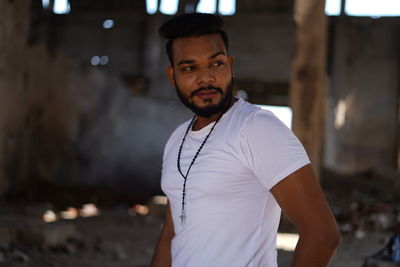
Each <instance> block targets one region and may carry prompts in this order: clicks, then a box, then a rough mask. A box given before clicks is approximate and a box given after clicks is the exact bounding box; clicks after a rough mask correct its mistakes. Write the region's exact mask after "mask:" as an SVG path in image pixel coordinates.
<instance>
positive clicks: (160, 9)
mask: <svg viewBox="0 0 400 267" xmlns="http://www.w3.org/2000/svg"><path fill="white" fill-rule="evenodd" d="M328 2H334V1H331V0H328V1H327V3H325V1H324V0H269V1H264V0H237V1H235V0H214V1H212V0H211V1H206V0H180V1H179V0H175V1H173V0H158V1H157V0H153V1H151V0H148V1H145V0H135V1H133V0H115V1H111V0H42V1H40V0H30V1H26V0H0V265H1V266H3V265H2V264H6V265H4V266H34V267H36V266H38V267H39V266H78V267H80V266H85V267H87V266H131V267H132V266H136V267H139V266H149V263H150V260H151V257H152V253H153V249H154V245H155V242H156V240H157V238H158V234H159V231H160V226H161V224H162V220H163V216H164V210H165V204H166V198H165V196H163V192H162V191H161V188H160V174H161V162H162V155H163V149H164V145H165V143H166V141H167V139H168V137H169V135H170V134H171V133H172V131H173V130H174V129H175V128H176V126H177V125H179V124H180V123H182V122H184V121H186V120H188V119H189V118H190V117H191V116H192V114H191V112H190V111H188V110H187V108H185V107H184V106H183V105H182V104H181V103H180V101H179V99H178V98H177V96H176V92H175V90H174V88H173V87H171V85H170V84H169V83H168V81H167V77H166V75H165V69H166V67H167V66H168V64H169V62H168V58H167V56H166V54H165V40H163V39H162V38H161V37H160V36H159V34H158V28H159V27H160V25H161V24H162V23H163V22H165V21H166V20H168V19H169V18H171V17H172V16H173V15H175V14H179V13H185V12H186V13H188V12H209V13H217V14H220V15H221V16H222V17H223V19H224V21H225V29H226V31H227V33H228V35H229V37H230V53H231V54H232V55H233V56H234V57H235V69H234V72H235V83H234V92H235V94H236V95H237V96H238V97H241V98H243V99H245V100H247V101H249V102H251V103H253V104H258V105H260V106H262V107H263V108H267V109H268V108H271V109H273V108H277V109H276V110H277V113H279V112H280V111H282V114H283V116H286V119H287V120H288V126H289V127H291V128H292V130H293V131H294V133H295V134H296V136H297V137H298V138H299V140H300V141H301V142H302V144H303V145H304V147H305V148H306V151H307V153H308V155H309V157H310V159H311V161H312V166H313V169H314V171H315V172H316V174H317V176H318V179H319V181H320V183H321V186H322V188H323V190H324V192H325V194H326V196H327V199H328V201H329V203H330V205H331V208H332V211H333V213H334V214H335V216H336V219H337V221H338V225H339V228H340V230H341V233H342V242H341V244H340V246H339V248H338V250H337V252H336V255H335V256H334V258H333V261H332V263H331V266H333V267H353V266H361V265H362V264H363V262H364V260H365V258H366V257H367V256H369V255H371V254H373V253H375V252H377V251H378V250H379V249H381V248H382V247H384V246H385V244H386V243H387V242H388V240H389V238H390V237H391V236H392V235H393V234H394V233H396V231H397V233H400V232H399V231H400V227H399V226H400V172H399V171H400V150H399V148H400V127H399V126H400V125H399V114H400V109H399V107H400V106H399V103H400V102H399V99H400V98H399V97H400V20H399V16H400V6H399V5H397V7H396V8H397V9H394V10H393V9H392V10H391V11H394V12H395V13H394V14H392V15H391V16H379V15H375V16H374V15H359V16H356V15H351V14H350V13H351V12H349V11H348V10H347V11H346V5H348V6H350V5H351V3H352V2H357V1H356V0H339V1H336V2H338V3H339V4H341V6H339V8H338V10H337V11H336V13H335V14H327V11H326V6H327V4H328ZM358 2H359V1H358ZM369 2H380V1H369ZM381 2H382V3H384V2H388V3H389V2H390V1H389V0H388V1H381ZM392 2H393V3H394V2H396V1H392ZM229 3H230V6H227V5H228V4H229ZM382 3H381V4H382ZM396 12H397V13H396ZM287 116H289V117H287ZM284 119H285V118H283V117H282V120H284ZM238 216H240V210H238ZM279 232H280V233H281V235H280V236H278V244H277V247H278V262H279V266H283V267H285V266H289V264H290V259H291V257H292V255H293V247H294V246H293V242H294V245H295V242H296V232H295V229H294V228H293V226H291V224H290V223H289V222H288V220H287V219H286V218H285V216H284V215H283V216H282V221H281V225H280V230H279ZM374 264H376V265H373V266H399V265H395V263H390V262H383V263H379V262H377V263H374ZM391 264H392V265H391ZM397 264H398V263H397ZM368 266H372V265H368Z"/></svg>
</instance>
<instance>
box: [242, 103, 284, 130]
mask: <svg viewBox="0 0 400 267" xmlns="http://www.w3.org/2000/svg"><path fill="white" fill-rule="evenodd" d="M239 104H240V106H239V109H238V112H237V115H236V119H237V120H242V126H243V127H242V129H244V130H248V129H252V128H258V127H262V128H264V129H265V127H274V126H276V125H279V126H281V125H282V122H281V121H280V120H279V119H278V118H277V117H276V116H275V114H274V113H273V112H271V111H270V110H267V109H262V108H261V107H260V106H258V105H255V104H251V103H249V102H247V101H244V100H242V101H241V102H240V103H239ZM239 117H240V118H239Z"/></svg>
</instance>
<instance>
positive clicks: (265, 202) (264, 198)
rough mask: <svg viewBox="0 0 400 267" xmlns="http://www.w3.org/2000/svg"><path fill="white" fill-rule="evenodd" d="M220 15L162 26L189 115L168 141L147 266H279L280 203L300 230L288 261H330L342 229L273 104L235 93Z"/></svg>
mask: <svg viewBox="0 0 400 267" xmlns="http://www.w3.org/2000/svg"><path fill="white" fill-rule="evenodd" d="M222 24H223V23H222V19H221V18H220V17H218V16H215V15H210V14H196V13H194V14H185V15H181V16H177V17H175V18H173V19H171V20H170V21H168V22H166V23H165V24H164V25H163V26H162V27H161V28H160V34H161V35H162V36H163V37H165V38H167V39H168V42H167V54H168V57H169V60H170V62H171V66H169V67H168V70H167V74H168V78H169V80H170V82H171V84H172V85H173V86H174V87H175V89H176V91H177V93H178V96H179V98H180V100H181V101H182V103H183V104H185V105H186V106H187V107H188V108H189V109H191V110H192V111H193V112H194V113H195V116H194V117H193V119H192V120H189V121H187V122H185V123H183V124H182V125H180V126H179V127H178V128H177V129H176V130H175V131H174V133H173V134H172V135H171V137H170V138H169V140H168V142H167V144H166V146H165V151H164V158H163V167H162V182H161V185H162V189H163V191H164V192H165V194H166V195H167V197H168V200H169V203H168V205H167V212H166V218H165V223H164V225H163V229H162V231H161V235H160V239H159V241H158V243H157V247H156V251H155V253H154V256H153V261H152V266H153V267H163V266H177V267H180V266H184V267H213V266H215V267H236V266H237V267H244V266H252V267H253V266H260V267H273V266H277V261H276V254H277V253H276V249H275V245H276V235H277V229H278V224H279V220H280V214H281V209H282V210H283V211H284V212H285V213H286V215H287V216H288V217H289V219H290V220H291V221H292V223H293V224H294V225H295V227H296V228H297V230H298V232H299V234H300V238H299V242H298V244H297V247H296V251H295V254H294V258H293V264H292V266H295V267H300V266H301V267H317V266H318V267H321V266H327V265H328V263H329V262H330V259H331V257H332V255H333V253H334V251H335V249H336V246H337V245H338V242H339V233H338V230H337V225H336V222H335V219H334V217H333V215H332V213H331V211H330V208H329V206H328V204H327V202H326V200H325V197H324V196H323V193H322V191H321V188H320V186H319V184H318V182H317V181H316V179H315V176H314V174H313V171H312V169H311V167H310V164H309V163H310V162H309V159H308V157H307V155H306V153H305V151H304V148H303V147H302V145H301V144H300V142H299V141H298V140H297V138H296V137H295V136H294V134H293V133H292V132H291V131H290V130H289V129H288V128H287V127H286V126H284V125H283V124H282V123H281V122H280V121H279V119H277V118H276V117H275V116H274V115H273V114H272V113H271V112H269V111H264V110H261V109H260V108H258V107H256V106H254V105H251V104H249V103H247V102H245V101H244V100H242V99H238V98H236V97H234V96H233V95H232V87H233V86H232V84H233V58H232V56H231V55H229V53H228V38H227V36H226V33H225V32H224V31H223V30H222Z"/></svg>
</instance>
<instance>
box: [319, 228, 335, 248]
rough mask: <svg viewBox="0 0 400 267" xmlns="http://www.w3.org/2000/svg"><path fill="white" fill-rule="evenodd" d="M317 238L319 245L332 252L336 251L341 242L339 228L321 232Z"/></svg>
mask: <svg viewBox="0 0 400 267" xmlns="http://www.w3.org/2000/svg"><path fill="white" fill-rule="evenodd" d="M315 238H316V242H317V243H318V244H319V245H321V246H323V247H326V248H328V249H332V250H336V248H337V247H338V246H339V244H340V240H341V236H340V232H339V229H338V228H337V226H335V227H331V228H328V229H323V230H321V231H319V233H317V235H316V237H315Z"/></svg>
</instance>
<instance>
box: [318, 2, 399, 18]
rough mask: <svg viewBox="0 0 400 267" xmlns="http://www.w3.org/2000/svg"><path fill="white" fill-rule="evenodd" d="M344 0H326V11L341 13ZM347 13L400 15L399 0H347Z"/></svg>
mask: <svg viewBox="0 0 400 267" xmlns="http://www.w3.org/2000/svg"><path fill="white" fill-rule="evenodd" d="M341 3H342V0H326V4H325V13H326V14H327V15H328V16H338V15H340V7H341ZM345 12H346V15H349V16H355V17H374V18H376V17H398V16H400V1H399V0H379V1H377V0H347V1H346V6H345Z"/></svg>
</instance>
